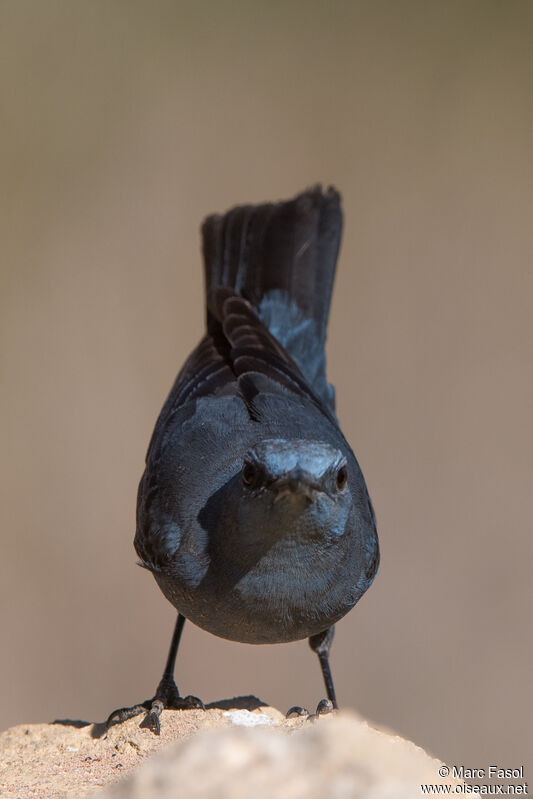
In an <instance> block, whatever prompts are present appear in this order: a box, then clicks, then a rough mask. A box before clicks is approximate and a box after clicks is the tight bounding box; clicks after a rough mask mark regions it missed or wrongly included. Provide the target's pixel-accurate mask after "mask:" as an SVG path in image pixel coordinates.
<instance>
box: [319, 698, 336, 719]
mask: <svg viewBox="0 0 533 799" xmlns="http://www.w3.org/2000/svg"><path fill="white" fill-rule="evenodd" d="M334 709H335V708H334V707H333V702H332V701H331V699H321V700H320V702H319V703H318V705H317V708H316V715H317V716H325V715H326V714H327V713H333V711H334Z"/></svg>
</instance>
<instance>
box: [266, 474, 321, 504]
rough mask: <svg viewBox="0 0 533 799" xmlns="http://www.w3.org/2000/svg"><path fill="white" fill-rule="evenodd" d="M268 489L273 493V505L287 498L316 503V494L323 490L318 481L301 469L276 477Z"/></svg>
mask: <svg viewBox="0 0 533 799" xmlns="http://www.w3.org/2000/svg"><path fill="white" fill-rule="evenodd" d="M270 488H271V489H272V490H273V491H275V494H276V496H275V497H274V502H275V503H276V502H278V501H279V500H280V499H282V498H283V497H287V496H288V497H290V496H294V497H305V498H306V499H308V500H309V501H310V502H316V499H317V496H318V494H319V493H321V492H322V491H323V490H324V489H323V488H322V486H321V484H320V483H319V482H318V480H316V478H314V477H313V475H311V474H309V473H307V472H305V471H303V469H293V471H291V472H288V473H287V474H284V475H282V476H281V477H278V479H277V480H274V482H273V483H271V485H270Z"/></svg>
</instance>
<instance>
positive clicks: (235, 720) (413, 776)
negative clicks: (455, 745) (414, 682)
mask: <svg viewBox="0 0 533 799" xmlns="http://www.w3.org/2000/svg"><path fill="white" fill-rule="evenodd" d="M159 750H161V751H159ZM152 755H154V756H153V757H152ZM441 765H442V764H441V762H440V761H438V760H435V759H433V758H431V757H430V756H429V755H428V754H426V753H425V752H424V750H423V749H421V748H420V747H418V746H415V744H413V743H411V742H410V741H406V740H404V739H403V738H400V737H398V736H395V735H392V734H390V733H388V732H385V731H382V730H377V729H375V728H373V727H371V726H369V725H368V724H367V723H366V722H365V721H363V720H362V719H360V718H359V717H357V716H356V715H355V714H353V713H351V712H348V711H344V712H339V713H335V714H330V715H328V716H321V717H320V718H319V719H317V720H315V721H308V720H304V719H301V718H296V719H290V720H286V719H285V718H284V717H283V715H282V714H281V713H280V712H279V711H277V710H275V709H274V708H271V707H266V706H264V705H262V703H261V702H259V701H258V700H256V699H255V698H253V697H244V698H240V699H236V700H228V701H226V702H221V703H218V705H217V706H212V707H210V708H209V709H208V710H207V711H205V712H204V711H201V710H187V711H164V713H163V716H162V723H161V736H160V737H157V736H155V735H153V733H151V732H150V731H148V730H145V729H140V728H139V717H137V718H133V719H130V720H129V721H127V722H125V723H124V724H122V725H120V726H116V727H113V728H111V729H110V730H106V729H105V727H104V726H103V725H102V724H87V723H85V722H80V721H68V720H64V721H57V722H55V723H53V724H29V725H28V724H26V725H25V724H22V725H19V726H17V727H13V728H11V729H10V730H7V731H6V732H4V733H1V734H0V796H1V797H2V799H4V797H5V799H7V798H8V797H10V798H11V797H17V799H37V797H38V799H75V798H76V799H78V797H88V796H94V797H95V799H98V797H99V799H104V797H108V799H123V798H124V797H132V798H133V797H135V799H136V798H137V797H143V799H167V798H168V799H170V797H174V796H176V795H180V796H183V797H187V799H207V797H217V799H230V797H231V799H244V798H245V797H246V799H249V797H254V799H262V798H263V797H265V799H266V797H268V799H271V797H273V796H276V797H283V799H285V798H286V799H300V797H302V799H303V797H305V799H319V797H320V799H323V797H328V799H330V798H331V799H358V798H359V797H361V798H362V797H364V798H365V799H411V797H419V796H421V795H422V794H421V790H420V785H421V784H423V783H431V784H440V783H442V782H445V781H444V780H442V779H441V778H440V777H439V773H438V771H439V767H440V766H441ZM450 784H454V783H450ZM102 789H104V790H102Z"/></svg>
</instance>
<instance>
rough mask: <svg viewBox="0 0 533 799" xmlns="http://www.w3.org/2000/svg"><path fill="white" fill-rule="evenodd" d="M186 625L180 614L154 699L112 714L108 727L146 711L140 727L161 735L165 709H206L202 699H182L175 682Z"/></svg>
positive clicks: (190, 697) (189, 697) (188, 697)
mask: <svg viewBox="0 0 533 799" xmlns="http://www.w3.org/2000/svg"><path fill="white" fill-rule="evenodd" d="M184 624H185V616H182V615H181V613H178V618H177V619H176V624H175V626H174V632H173V634H172V641H171V642H170V649H169V651H168V657H167V662H166V666H165V670H164V672H163V676H162V678H161V681H160V683H159V685H158V686H157V690H156V692H155V696H154V698H153V699H147V700H146V701H145V702H142V703H141V704H139V705H133V707H123V708H120V710H115V711H114V712H113V713H111V715H110V716H109V718H108V720H107V726H108V727H111V726H112V725H114V724H120V723H121V722H123V721H126V719H130V718H132V716H137V715H138V714H139V713H142V712H143V710H144V711H146V716H145V717H144V719H143V721H142V722H141V725H140V726H141V727H146V728H148V729H149V730H152V732H154V733H155V734H156V735H159V733H160V731H161V727H160V723H159V716H160V715H161V713H162V711H163V709H164V708H168V709H171V710H191V709H194V708H201V709H205V708H204V704H203V702H202V701H201V699H198V698H197V697H196V696H186V697H181V696H180V694H179V691H178V687H177V685H176V683H175V682H174V667H175V665H176V655H177V654H178V647H179V644H180V639H181V634H182V632H183V626H184Z"/></svg>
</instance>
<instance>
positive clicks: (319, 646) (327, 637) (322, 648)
mask: <svg viewBox="0 0 533 799" xmlns="http://www.w3.org/2000/svg"><path fill="white" fill-rule="evenodd" d="M334 632H335V627H334V626H333V625H332V626H331V627H329V628H328V629H327V630H325V631H324V632H322V633H317V634H316V635H311V636H310V638H309V646H310V647H311V649H312V650H313V652H316V653H317V655H318V659H319V661H320V668H321V669H322V676H323V677H324V684H325V686H326V693H327V696H328V698H327V699H322V700H321V701H320V702H319V703H318V706H317V709H316V714H315V717H316V716H322V715H324V714H325V713H331V711H332V710H336V709H337V708H338V705H337V699H336V697H335V686H334V685H333V677H332V676H331V669H330V667H329V650H330V648H331V644H332V641H333V635H334ZM291 716H309V712H308V711H307V710H305V708H303V707H299V706H297V705H296V706H295V707H291V709H290V710H288V711H287V718H290V717H291Z"/></svg>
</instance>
